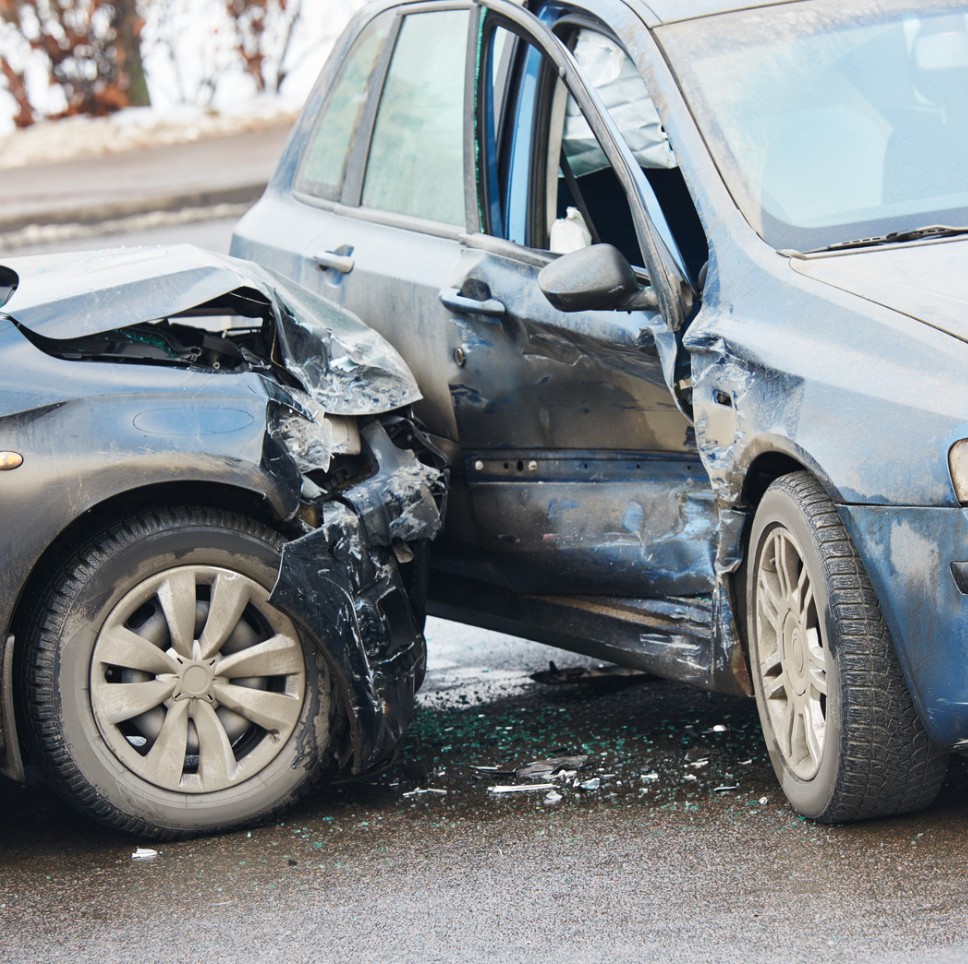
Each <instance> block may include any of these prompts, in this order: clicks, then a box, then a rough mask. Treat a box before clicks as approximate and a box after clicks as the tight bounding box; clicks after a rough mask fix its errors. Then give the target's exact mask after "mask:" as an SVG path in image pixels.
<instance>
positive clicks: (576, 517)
mask: <svg viewBox="0 0 968 964" xmlns="http://www.w3.org/2000/svg"><path fill="white" fill-rule="evenodd" d="M480 18H481V23H480V26H479V28H478V29H477V31H476V34H477V36H478V38H479V40H478V46H477V50H476V61H477V63H476V69H475V76H476V77H477V78H478V89H477V92H476V97H475V103H476V105H477V111H476V113H475V116H474V118H473V132H472V133H473V137H474V152H473V153H474V156H475V157H476V158H477V159H478V164H477V169H476V172H475V173H476V183H477V187H478V209H479V211H480V213H481V217H480V230H479V231H478V232H476V233H475V234H473V235H471V236H469V237H468V238H467V240H466V245H467V254H466V256H465V261H464V264H465V269H466V274H465V276H464V279H463V282H462V289H461V292H455V294H458V293H460V294H464V295H465V297H466V296H467V295H470V294H475V293H476V297H477V298H488V299H490V304H491V306H492V309H493V311H492V312H491V313H484V312H483V311H479V310H475V303H474V302H473V301H472V300H471V299H470V298H467V299H466V300H467V304H466V305H465V306H463V307H461V306H454V307H453V308H452V323H453V325H454V326H455V327H456V328H457V330H459V331H460V337H461V354H460V358H461V369H460V371H459V373H458V374H457V378H456V379H455V381H454V383H453V384H452V386H451V391H452V394H453V399H454V410H455V414H456V418H457V425H458V430H459V433H460V439H461V446H462V458H463V469H464V473H465V475H466V478H467V480H468V488H469V491H470V494H471V499H472V503H473V509H474V515H475V519H476V522H477V528H478V534H479V537H480V540H481V548H482V551H483V553H484V555H485V557H486V559H487V562H488V564H489V566H490V572H491V578H493V579H496V580H499V581H501V582H502V583H503V584H504V585H506V586H508V587H509V588H513V589H514V590H515V591H517V592H546V593H605V594H608V595H613V596H627V597H637V598H646V597H661V596H687V595H695V594H699V593H705V592H709V591H710V589H711V587H712V583H713V575H712V566H713V555H714V551H715V550H714V541H715V528H716V512H715V506H714V502H713V496H712V491H711V489H710V487H709V482H708V478H707V476H706V474H705V471H704V469H703V468H702V465H701V463H700V461H699V458H698V453H697V451H696V446H695V436H694V433H693V430H692V426H691V424H690V422H689V420H688V419H687V418H686V417H685V416H684V415H683V413H682V412H681V411H680V409H679V407H678V406H677V404H676V402H675V400H674V398H673V395H672V392H671V391H670V387H669V384H668V381H667V378H668V380H669V381H671V372H672V371H673V370H674V367H675V355H676V351H677V345H676V339H675V336H674V335H673V334H672V333H671V332H670V330H669V327H668V326H667V323H666V321H665V319H664V318H663V317H662V315H661V314H660V311H659V310H658V308H657V307H651V308H649V307H644V308H637V309H635V310H630V311H627V312H615V311H594V310H587V311H578V312H565V311H561V310H557V309H556V308H555V307H553V306H552V305H551V304H550V303H549V301H548V300H547V299H546V298H545V297H543V295H542V294H541V292H540V289H539V285H538V275H539V273H540V271H541V269H542V268H543V267H544V266H546V265H548V264H549V263H551V262H552V261H553V260H554V258H555V256H556V254H560V253H562V250H563V248H562V244H561V239H560V237H559V235H560V234H561V232H562V231H563V230H564V231H567V230H568V229H569V228H571V229H573V230H574V229H575V227H576V225H578V226H580V229H584V228H585V227H586V221H587V222H592V223H591V225H590V226H591V230H592V231H594V239H595V240H596V241H599V242H610V243H612V244H614V245H615V246H617V247H618V248H619V249H620V250H621V251H622V253H623V254H624V255H625V256H626V257H627V258H628V260H629V261H630V262H631V263H632V264H634V265H637V266H639V268H638V271H639V275H640V277H641V278H642V279H643V281H644V280H645V279H646V278H647V276H648V273H647V272H646V258H645V256H644V254H643V251H642V245H641V244H640V238H639V234H638V233H637V226H636V220H637V219H638V220H639V222H640V225H641V224H643V223H644V222H648V218H649V215H648V213H647V212H646V210H645V207H644V204H643V203H642V201H641V200H640V198H639V197H638V196H637V194H636V193H634V192H629V193H626V189H625V186H624V185H623V182H622V178H621V176H620V175H619V174H618V173H617V170H616V166H615V165H614V164H613V163H612V161H611V159H610V157H609V155H608V154H607V153H606V150H605V148H604V147H603V146H602V144H601V141H603V140H605V138H606V137H607V134H603V133H602V129H603V127H604V118H603V117H601V116H599V115H598V114H596V113H595V112H594V110H595V108H596V105H591V104H588V105H586V107H591V108H592V109H591V110H588V109H586V110H583V109H582V107H581V106H580V105H579V104H578V102H577V99H576V97H575V94H574V93H573V92H572V91H574V90H577V91H581V85H582V84H583V83H584V85H585V86H586V87H588V88H591V86H592V85H591V83H590V82H588V81H587V80H586V79H585V78H584V77H583V75H582V73H581V71H580V68H579V67H578V66H577V65H575V64H574V61H571V65H570V66H571V69H572V74H571V75H570V76H569V77H568V78H567V80H562V78H561V75H560V73H559V65H560V63H564V62H567V61H565V60H564V59H563V58H566V57H567V52H566V51H564V50H563V48H562V46H561V41H559V40H558V39H557V38H555V37H554V36H552V35H551V34H550V33H549V32H548V31H547V30H544V29H542V28H541V24H540V23H538V22H537V21H536V20H535V19H534V18H532V17H530V16H528V15H524V14H523V13H522V12H521V11H520V10H519V9H516V8H509V7H507V6H505V5H501V4H493V5H486V6H484V7H483V9H482V10H481V13H480ZM576 31H577V27H572V28H571V30H570V31H568V36H574V35H575V34H576ZM581 33H582V36H583V37H585V36H587V35H589V34H590V35H591V36H592V37H593V38H594V37H601V38H602V40H603V42H606V43H609V44H611V45H612V46H611V47H610V48H609V49H610V50H613V51H615V52H616V53H617V54H618V55H620V56H621V57H623V58H624V60H623V61H622V64H623V68H624V65H625V63H628V65H629V66H630V67H631V71H632V73H633V75H634V74H635V68H634V65H632V64H631V62H630V61H628V58H627V57H626V56H625V55H624V54H623V53H622V51H621V50H620V48H619V47H618V46H617V45H615V44H614V42H612V41H609V40H607V38H605V37H604V35H602V34H600V33H598V32H597V31H588V30H584V31H581ZM636 76H637V75H636ZM639 84H640V85H641V81H639ZM596 130H597V131H598V132H599V133H597V134H596V133H594V132H595V131H596ZM583 134H584V136H583ZM609 150H610V151H611V147H610V148H609ZM667 153H668V154H670V155H671V150H669V151H668V152H667ZM569 154H570V155H571V158H570V159H569ZM589 155H594V156H593V157H592V159H591V160H589ZM619 163H621V161H620V162H619ZM633 163H634V162H633ZM579 164H582V165H583V167H579ZM592 208H594V210H595V213H596V215H597V216H596V217H594V220H593V214H592V210H591V209H592ZM640 230H645V229H644V228H642V229H640ZM591 241H592V235H591V234H590V233H588V234H587V236H586V238H585V242H584V243H586V244H589V243H591ZM579 246H580V245H579ZM653 263H654V262H653ZM653 304H655V302H653Z"/></svg>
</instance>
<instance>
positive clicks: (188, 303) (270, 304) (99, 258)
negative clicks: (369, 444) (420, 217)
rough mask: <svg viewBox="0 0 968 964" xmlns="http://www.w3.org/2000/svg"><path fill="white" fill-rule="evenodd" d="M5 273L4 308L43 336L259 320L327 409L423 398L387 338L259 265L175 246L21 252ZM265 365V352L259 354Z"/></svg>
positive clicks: (371, 410) (165, 354) (356, 409)
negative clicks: (201, 318) (203, 317)
mask: <svg viewBox="0 0 968 964" xmlns="http://www.w3.org/2000/svg"><path fill="white" fill-rule="evenodd" d="M5 270H6V271H8V272H11V273H12V274H14V275H16V277H17V278H18V284H17V287H16V289H15V290H14V292H13V294H12V295H11V296H10V297H9V300H8V301H7V302H6V303H5V304H4V306H3V314H4V315H6V316H7V317H9V318H10V319H12V320H13V321H15V322H16V323H17V324H18V325H20V326H21V328H23V329H24V330H25V331H27V332H30V333H31V334H32V335H34V336H36V337H38V338H40V339H48V340H50V341H52V342H74V341H77V340H78V339H84V338H90V337H92V336H103V335H106V334H108V333H112V332H123V331H125V330H129V329H132V328H133V327H135V326H141V325H146V324H149V323H152V322H164V321H166V320H169V319H172V318H177V319H178V320H179V321H180V322H181V323H182V324H183V325H190V324H191V323H192V322H191V321H190V319H191V318H192V317H193V316H196V315H198V314H206V313H207V314H221V315H238V316H241V317H242V318H245V319H255V318H258V319H260V320H261V322H262V323H264V324H266V325H269V327H270V329H271V330H272V331H274V332H275V334H276V337H277V339H278V344H279V350H280V355H281V359H280V360H281V361H282V363H283V364H284V365H285V368H286V369H287V370H288V373H289V376H290V377H292V378H295V379H297V380H298V381H299V383H300V385H301V387H302V388H303V390H304V391H306V392H308V393H309V394H310V395H312V396H313V398H315V399H316V401H317V402H318V403H319V404H320V405H322V406H323V408H324V409H325V410H326V411H327V412H332V413H334V414H337V415H367V414H379V413H382V412H388V411H392V410H394V409H396V408H401V407H403V406H405V405H408V404H410V403H412V402H415V401H417V400H418V399H419V398H420V397H421V396H420V392H419V390H418V389H417V386H416V382H415V381H414V380H413V376H412V375H411V374H410V370H409V369H408V368H407V366H406V364H405V363H404V361H403V360H402V359H401V358H400V356H399V354H398V353H397V352H396V350H395V349H394V348H392V347H391V346H390V344H389V343H388V342H386V341H385V340H384V339H383V338H382V337H381V336H380V335H378V334H377V333H376V332H375V331H373V330H372V329H371V328H368V327H367V326H366V325H364V324H363V323H362V322H361V321H360V320H359V319H358V318H356V317H355V316H354V315H352V314H350V313H349V312H347V311H345V310H343V309H341V308H339V307H337V306H335V305H333V304H332V303H331V302H329V301H327V300H325V299H323V298H320V297H319V296H318V295H315V294H313V293H312V292H310V291H306V290H304V289H302V288H300V287H299V286H298V285H296V284H294V283H293V282H291V281H288V280H286V279H284V278H282V277H281V276H278V275H275V274H274V273H272V272H270V271H267V270H265V269H263V268H261V267H259V266H258V265H255V264H249V263H246V262H242V261H238V260H236V259H233V258H227V257H224V256H221V255H217V254H214V253H212V252H209V251H205V250H203V249H201V248H195V247H192V246H190V245H173V246H170V247H157V248H131V249H121V250H119V251H112V250H104V251H95V252H82V253H80V254H75V255H41V256H35V257H28V258H14V259H11V260H9V261H7V262H5ZM218 309H221V311H219V310H218ZM153 337H158V336H154V335H153V334H152V333H150V332H148V333H144V334H141V335H140V336H139V339H140V341H141V342H142V343H145V342H150V341H151V339H152V338H153ZM226 337H227V338H229V339H231V338H232V337H233V336H232V334H231V332H227V333H226ZM136 340H138V339H136ZM150 357H152V356H150V355H147V354H146V355H145V356H144V357H143V359H142V360H147V359H148V358H150ZM156 357H157V358H158V359H159V360H169V361H172V360H181V361H183V362H184V363H186V364H197V363H199V358H198V357H197V356H193V355H191V354H186V353H185V352H181V353H179V352H177V351H173V350H172V349H171V346H170V344H161V345H160V346H159V354H158V355H157V356H156ZM250 360H252V359H250ZM265 363H266V359H265V357H263V358H261V359H257V360H256V364H257V365H258V364H262V365H264V364H265ZM213 367H214V368H215V369H218V368H220V366H219V365H215V366H213Z"/></svg>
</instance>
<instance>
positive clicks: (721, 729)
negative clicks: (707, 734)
mask: <svg viewBox="0 0 968 964" xmlns="http://www.w3.org/2000/svg"><path fill="white" fill-rule="evenodd" d="M728 729H729V727H728V726H726V724H725V723H717V724H716V725H715V726H714V727H713V728H712V732H713V733H725V732H726V731H727V730H728Z"/></svg>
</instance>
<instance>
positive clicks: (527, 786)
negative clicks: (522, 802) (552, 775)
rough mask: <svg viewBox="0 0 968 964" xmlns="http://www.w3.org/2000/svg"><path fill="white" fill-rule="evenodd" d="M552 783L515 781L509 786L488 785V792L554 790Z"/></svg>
mask: <svg viewBox="0 0 968 964" xmlns="http://www.w3.org/2000/svg"><path fill="white" fill-rule="evenodd" d="M554 789H556V787H555V785H554V784H553V783H516V784H513V785H511V786H497V787H488V788H487V792H488V793H536V792H537V791H538V790H554Z"/></svg>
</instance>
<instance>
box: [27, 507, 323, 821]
mask: <svg viewBox="0 0 968 964" xmlns="http://www.w3.org/2000/svg"><path fill="white" fill-rule="evenodd" d="M281 543H282V539H281V537H280V536H279V535H278V534H277V533H275V532H274V531H273V530H271V529H268V528H267V527H265V526H263V525H262V524H260V523H257V522H254V521H252V520H248V519H246V518H244V517H241V516H238V515H235V514H233V513H229V512H223V511H219V510H214V509H204V508H193V507H178V508H172V509H165V510H157V511H151V512H145V513H142V514H139V515H135V516H132V517H129V518H126V519H124V520H121V521H119V522H117V523H115V524H113V525H109V526H107V527H105V528H103V529H101V530H99V531H98V532H95V533H94V534H93V535H92V536H91V537H89V539H88V540H87V541H86V542H85V543H84V544H83V545H81V546H80V547H79V548H78V549H77V550H76V551H75V552H73V553H71V554H70V555H69V556H68V557H67V558H66V559H65V560H64V561H63V563H62V565H61V566H60V568H59V570H58V571H57V573H56V574H55V575H54V576H53V578H52V580H51V581H50V583H49V585H48V588H47V590H46V592H45V593H44V594H42V596H41V598H40V599H39V601H38V604H37V609H36V611H35V613H34V618H33V619H32V621H31V624H30V628H29V630H28V634H27V637H26V644H27V651H26V658H25V662H24V669H25V672H24V678H25V683H26V685H25V689H24V702H25V710H26V715H27V720H28V727H29V732H30V734H31V736H32V741H33V745H34V746H35V748H36V751H37V753H38V755H39V757H40V762H41V763H42V765H43V767H44V769H45V770H46V771H47V773H48V774H49V776H50V777H52V779H53V782H54V784H55V786H56V787H57V788H58V790H60V792H62V793H63V794H64V795H66V796H67V798H68V799H69V801H70V802H71V803H73V804H74V805H75V806H77V807H78V808H79V809H81V810H82V811H83V812H85V813H87V814H89V815H91V816H94V817H96V818H98V819H100V820H101V821H102V822H105V823H107V824H109V825H111V826H114V827H117V828H119V829H122V830H125V831H128V832H131V833H138V834H141V835H145V836H152V837H156V838H159V839H164V838H174V837H179V836H187V835H191V834H196V833H204V832H209V831H213V830H222V829H227V828H230V827H235V826H239V825H244V824H247V823H251V822H253V821H255V820H258V819H260V818H264V817H266V816H268V815H269V814H270V813H272V812H273V811H275V810H277V809H279V808H281V807H283V806H285V805H287V804H289V803H291V802H292V801H293V800H294V799H295V798H296V797H297V796H298V795H299V794H300V793H301V792H302V791H303V790H305V789H306V788H307V787H308V786H309V785H310V784H311V782H312V780H313V777H314V775H315V774H316V773H317V772H318V770H319V763H320V760H321V758H322V757H323V755H324V753H325V750H326V746H327V742H328V737H329V710H330V688H329V682H328V676H327V673H326V671H325V668H324V666H323V665H322V663H321V661H320V660H319V658H318V657H317V654H316V653H315V651H314V649H313V647H312V646H311V645H309V644H307V643H306V642H305V641H304V640H302V639H301V638H300V635H299V633H298V632H297V630H296V628H295V626H294V625H293V623H292V622H291V620H289V619H288V617H286V616H285V615H284V614H283V613H281V612H279V611H278V610H277V609H275V608H274V607H273V606H271V605H270V604H269V602H268V597H269V594H270V592H271V589H272V586H273V583H274V580H275V576H276V571H277V569H278V564H279V551H280V547H281Z"/></svg>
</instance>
